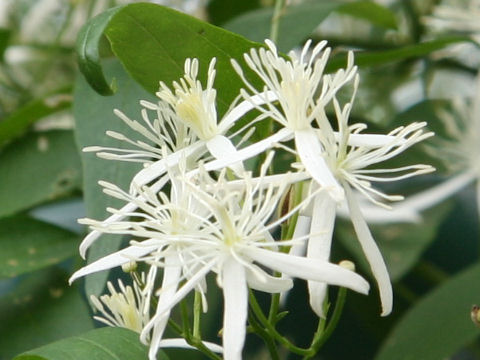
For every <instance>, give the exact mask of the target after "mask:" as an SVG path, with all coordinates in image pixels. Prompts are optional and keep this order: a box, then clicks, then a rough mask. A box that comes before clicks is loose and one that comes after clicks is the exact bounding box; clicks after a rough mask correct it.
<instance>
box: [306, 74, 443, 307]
mask: <svg viewBox="0 0 480 360" xmlns="http://www.w3.org/2000/svg"><path fill="white" fill-rule="evenodd" d="M357 83H358V79H357V80H356V81H355V89H356V87H357ZM354 96H355V92H354V93H353V95H352V101H353V98H354ZM333 104H334V109H335V114H336V118H337V123H338V125H337V126H338V129H339V135H336V134H335V133H334V132H333V131H332V130H331V128H329V127H328V126H323V127H320V130H318V132H317V135H318V137H319V139H320V142H321V144H322V146H323V149H324V152H323V156H324V159H325V162H326V164H327V165H328V167H329V169H330V171H331V172H332V174H333V175H334V177H335V178H336V179H337V181H338V182H339V183H340V184H341V186H342V188H343V189H344V190H345V195H346V203H347V206H348V209H349V213H350V218H351V220H352V223H353V226H354V228H355V232H356V233H357V236H358V239H359V241H360V245H361V246H362V249H363V251H364V253H365V255H366V257H367V260H368V262H369V263H370V267H371V270H372V272H373V275H374V276H375V278H376V280H377V283H378V286H379V290H380V298H381V301H382V315H388V314H389V313H390V312H391V309H392V299H393V298H392V288H391V283H390V279H389V275H388V271H387V268H386V266H385V262H384V260H383V258H382V255H381V253H380V251H379V249H378V247H377V245H376V243H375V241H374V239H373V237H372V235H371V233H370V231H369V229H368V226H367V224H366V222H365V219H364V217H363V215H362V211H361V209H360V206H359V203H358V200H357V195H356V194H355V193H354V191H353V189H355V190H356V191H357V192H358V193H359V194H362V195H363V196H365V197H366V198H367V199H368V200H369V201H370V202H372V203H374V204H376V205H379V206H382V207H386V208H388V205H386V204H384V203H383V202H381V200H387V201H398V200H402V199H403V197H402V196H398V195H387V194H385V193H383V192H381V191H380V190H378V189H375V188H373V187H372V185H371V182H372V181H373V182H387V181H397V180H402V179H406V178H408V177H411V176H415V175H419V174H424V173H428V172H431V171H433V170H434V169H433V168H432V167H431V166H429V165H410V166H404V167H400V168H394V169H388V168H387V169H385V168H374V169H372V168H370V167H371V166H373V165H376V164H378V163H381V162H383V161H386V160H389V159H391V158H393V157H395V156H397V155H399V154H400V153H402V152H403V151H405V150H406V149H407V148H409V147H410V146H412V145H414V144H416V143H418V142H420V141H422V140H424V139H426V138H428V137H430V136H432V135H433V133H430V132H426V133H425V132H424V131H423V128H424V127H425V125H426V123H413V124H410V125H408V126H406V127H399V128H397V129H395V130H393V131H391V132H390V133H389V134H388V137H375V136H374V135H366V136H364V137H362V135H361V134H360V132H361V131H362V130H363V129H365V128H366V125H365V124H360V123H357V124H353V125H349V124H348V117H349V114H350V110H351V105H352V103H348V104H346V105H345V106H344V107H343V108H341V107H340V105H339V103H338V101H337V100H336V98H334V99H333ZM323 121H324V122H327V119H326V117H325V118H324V119H323ZM353 134H356V135H357V138H356V140H355V141H351V140H350V137H351V136H352V135H353ZM390 174H394V175H393V176H391V175H390ZM379 175H382V176H379ZM352 188H353V189H352ZM377 199H380V200H377ZM314 201H315V204H314V207H313V210H312V224H311V227H312V228H314V229H315V228H318V227H319V226H327V228H328V227H330V228H333V223H334V214H335V210H336V209H335V208H336V204H335V203H334V202H333V201H332V200H331V199H328V197H325V196H320V195H317V197H316V199H315V200H314ZM326 214H328V216H327V215H326ZM326 223H328V225H327V224H326ZM311 242H317V243H318V244H315V243H313V244H310V243H311ZM330 242H331V232H330V233H328V234H322V235H319V236H318V238H317V239H315V238H310V240H309V248H308V250H307V256H308V257H314V258H325V257H326V256H327V255H326V253H327V249H328V248H329V246H330ZM310 287H311V292H312V293H313V299H312V298H311V303H313V304H312V306H313V308H314V310H316V311H317V312H319V311H321V310H320V309H321V300H322V301H323V298H322V296H321V295H322V294H324V292H325V289H324V288H322V286H321V285H318V284H313V283H311V284H310ZM315 302H316V304H315Z"/></svg>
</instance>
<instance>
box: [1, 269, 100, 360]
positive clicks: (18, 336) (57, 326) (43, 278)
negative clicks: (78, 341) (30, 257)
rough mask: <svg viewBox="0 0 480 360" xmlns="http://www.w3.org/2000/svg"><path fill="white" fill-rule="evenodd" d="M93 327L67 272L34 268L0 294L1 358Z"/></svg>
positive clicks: (87, 310)
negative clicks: (4, 293)
mask: <svg viewBox="0 0 480 360" xmlns="http://www.w3.org/2000/svg"><path fill="white" fill-rule="evenodd" d="M2 285H3V284H2ZM92 328H93V321H92V319H91V316H90V313H89V309H88V307H87V305H86V303H85V301H84V300H83V298H82V295H81V294H80V292H79V289H78V287H76V286H68V284H67V274H66V273H65V272H64V271H61V270H58V269H52V268H49V269H44V270H40V271H35V272H33V273H30V274H27V275H25V276H22V277H21V278H20V279H18V281H16V282H15V283H14V286H13V288H12V289H11V290H10V292H9V293H8V294H7V295H5V296H3V297H0V360H10V359H12V358H13V357H14V356H15V355H17V354H19V353H21V352H24V351H27V350H29V349H32V348H35V347H38V346H42V345H45V344H48V343H50V342H52V341H56V340H58V339H61V338H63V337H67V336H73V335H77V334H81V333H83V332H85V331H88V330H90V329H92Z"/></svg>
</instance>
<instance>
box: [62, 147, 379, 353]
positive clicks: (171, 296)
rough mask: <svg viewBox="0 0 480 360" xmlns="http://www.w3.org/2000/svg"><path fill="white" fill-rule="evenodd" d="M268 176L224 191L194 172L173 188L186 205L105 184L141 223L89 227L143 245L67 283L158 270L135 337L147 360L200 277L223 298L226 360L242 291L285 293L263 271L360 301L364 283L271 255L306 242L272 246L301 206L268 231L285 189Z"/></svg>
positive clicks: (234, 342) (242, 313) (240, 320)
mask: <svg viewBox="0 0 480 360" xmlns="http://www.w3.org/2000/svg"><path fill="white" fill-rule="evenodd" d="M272 156H273V154H271V155H269V156H268V157H267V160H268V161H270V160H271V158H272ZM267 168H268V163H267V164H264V166H263V167H262V171H261V175H260V178H258V179H255V178H252V177H251V175H250V174H249V173H245V174H244V177H243V178H242V179H239V180H237V181H236V182H235V183H234V184H233V185H231V184H230V183H229V182H228V181H227V180H226V172H225V170H224V171H222V172H221V173H220V174H219V175H218V179H217V180H214V179H212V178H211V177H210V176H209V175H208V173H207V172H206V171H205V170H204V169H203V168H202V167H200V168H199V170H198V175H197V176H195V177H194V178H191V177H187V176H185V177H181V178H177V179H176V180H175V181H179V184H182V185H181V189H182V191H181V193H182V199H188V201H187V202H186V203H185V204H184V203H183V202H173V201H172V200H171V199H168V198H166V196H165V195H162V193H160V195H156V194H155V193H153V192H151V191H149V190H148V187H143V189H139V192H141V195H142V196H141V199H140V197H134V196H133V195H131V194H129V193H126V192H122V191H121V190H120V189H118V188H116V187H114V186H112V185H109V184H104V185H105V186H107V190H108V191H107V192H108V193H110V194H111V195H112V196H116V197H118V198H122V199H124V200H125V201H135V202H137V206H138V207H139V208H140V209H141V210H142V212H138V213H134V214H133V213H132V214H129V215H134V216H136V217H139V218H140V219H139V220H136V221H131V222H128V221H125V220H124V221H117V222H113V223H110V224H104V223H102V222H95V221H88V223H89V224H90V225H91V226H94V227H98V228H99V229H102V231H103V232H107V233H122V234H128V235H131V236H133V237H135V238H137V239H140V238H142V239H144V240H143V241H137V242H132V243H131V246H130V247H128V248H126V249H123V250H121V251H119V252H117V253H114V254H111V255H109V256H107V257H105V258H102V259H99V260H97V261H96V262H94V263H92V264H89V265H87V266H86V267H85V268H83V269H80V270H79V271H78V272H77V273H75V274H74V275H73V276H72V278H71V280H74V279H76V278H78V277H79V276H84V275H86V274H88V273H91V272H95V271H99V270H101V269H106V268H111V267H113V266H118V265H121V264H122V263H125V262H128V261H132V260H134V261H137V262H141V261H143V262H146V263H147V264H149V265H150V266H151V268H157V267H163V268H164V274H163V281H162V287H161V289H160V291H159V292H157V296H158V306H157V309H156V312H155V314H154V315H153V316H152V318H151V320H150V321H149V322H148V323H147V324H146V325H145V326H144V328H143V331H142V335H141V338H142V339H144V340H145V339H147V338H148V336H151V341H150V353H149V356H150V358H151V359H154V358H155V354H156V352H157V350H158V347H159V344H160V343H161V339H162V335H163V331H164V328H165V325H166V322H167V320H168V317H169V314H170V311H171V309H172V308H173V307H174V306H175V305H176V304H177V303H178V302H179V301H180V300H181V299H183V298H184V297H185V296H186V295H187V294H188V293H189V292H190V291H192V290H193V289H196V290H197V291H200V292H204V291H205V289H206V288H205V285H204V280H205V276H206V275H207V274H208V273H210V272H214V273H216V274H217V282H218V284H219V286H220V287H222V289H223V294H224V304H225V309H224V326H223V350H224V358H225V359H241V352H242V348H243V343H244V338H245V331H246V329H245V328H246V318H247V304H248V287H251V288H253V289H257V290H260V291H265V292H282V291H285V290H288V289H289V288H290V287H291V286H292V282H291V280H290V279H283V278H281V277H274V276H272V275H271V274H269V273H268V272H267V269H270V270H271V271H278V272H280V273H282V274H286V275H289V276H291V277H299V278H302V279H306V280H314V281H321V282H327V283H329V284H332V285H339V286H345V287H348V288H350V289H353V290H355V291H358V292H361V293H367V292H368V289H369V285H368V283H367V282H366V281H365V280H364V279H363V278H362V277H360V276H359V275H358V274H356V273H354V272H352V271H350V270H347V269H345V268H342V267H340V266H338V265H334V264H331V263H329V262H328V261H317V260H313V259H307V258H304V257H300V256H294V255H289V254H285V253H281V252H278V248H279V247H280V246H282V245H283V246H291V245H292V244H295V243H298V242H299V241H305V240H306V237H303V238H296V239H294V240H288V241H275V240H274V239H273V238H272V236H271V234H270V231H272V230H273V229H274V228H275V227H276V226H277V225H279V224H280V223H282V222H283V221H284V220H285V219H287V218H288V217H289V216H291V215H292V214H293V213H294V212H296V211H298V209H299V208H300V207H301V206H302V205H303V204H300V205H298V206H297V207H296V208H295V209H293V210H292V211H291V212H289V213H288V214H286V215H285V216H283V217H282V218H280V219H277V220H276V221H273V222H271V223H268V221H269V219H270V218H271V217H272V214H273V213H274V212H275V210H276V209H277V206H278V202H279V200H280V199H281V198H282V196H283V193H284V190H285V186H287V185H288V183H289V181H288V178H287V175H288V174H287V175H285V176H284V181H277V182H272V183H269V182H266V181H265V179H264V177H265V173H266V170H267ZM175 181H174V182H173V183H175ZM239 181H243V183H244V184H243V185H244V186H239ZM187 189H190V190H187ZM175 192H176V191H175ZM187 203H188V206H186V204H187ZM182 204H183V205H182ZM173 214H179V215H181V216H178V217H176V219H177V221H180V223H178V222H174V221H173V219H174V216H173ZM142 219H143V220H142ZM204 305H205V304H204ZM150 334H151V335H150Z"/></svg>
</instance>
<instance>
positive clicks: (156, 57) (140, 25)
mask: <svg viewBox="0 0 480 360" xmlns="http://www.w3.org/2000/svg"><path fill="white" fill-rule="evenodd" d="M105 34H106V36H107V38H108V39H109V41H110V43H111V46H112V50H113V52H114V53H115V55H116V56H117V57H118V58H119V59H120V61H121V62H122V64H123V66H124V67H125V69H126V70H127V71H128V72H129V74H130V75H131V76H132V77H133V78H134V79H135V80H137V81H138V83H139V84H141V85H142V86H143V87H144V88H145V89H147V90H148V91H149V92H151V93H154V92H156V91H157V90H158V82H159V80H161V81H164V82H165V83H166V84H168V85H170V84H171V83H172V81H178V79H179V78H180V77H181V76H183V73H184V63H185V59H186V58H188V57H196V58H198V59H199V62H200V71H199V73H200V78H201V79H205V78H206V76H205V75H206V70H207V68H208V64H209V62H210V60H211V59H212V58H213V57H215V58H216V59H217V63H216V70H217V76H216V78H215V86H216V88H218V89H221V91H218V93H217V108H218V112H219V114H220V115H221V114H223V113H225V112H226V110H227V109H228V108H229V106H230V104H231V102H232V100H233V99H235V98H236V97H237V95H238V92H239V89H240V88H241V87H242V85H243V84H242V82H241V80H240V79H239V77H238V76H237V75H236V73H235V72H234V70H233V68H232V66H231V64H230V59H231V58H235V59H237V60H240V61H243V60H242V59H243V53H245V52H246V51H248V50H250V49H251V48H252V47H258V46H260V45H259V44H256V43H253V42H250V41H248V40H246V39H244V38H242V37H241V36H239V35H236V34H233V33H231V32H228V31H225V30H223V29H220V28H218V27H215V26H213V25H210V24H208V23H205V22H203V21H200V20H198V19H195V18H193V17H191V16H188V15H185V14H182V13H179V12H177V11H175V10H172V9H169V8H166V7H162V6H158V5H155V4H146V3H143V4H131V5H128V6H126V7H124V8H122V9H121V10H120V11H118V12H117V13H116V14H115V16H114V17H113V18H112V20H111V21H110V24H109V26H108V27H107V29H106V31H105Z"/></svg>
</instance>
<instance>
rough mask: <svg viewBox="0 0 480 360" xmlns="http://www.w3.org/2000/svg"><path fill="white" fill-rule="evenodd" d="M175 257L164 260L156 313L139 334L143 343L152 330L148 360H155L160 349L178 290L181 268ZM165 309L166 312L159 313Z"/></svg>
mask: <svg viewBox="0 0 480 360" xmlns="http://www.w3.org/2000/svg"><path fill="white" fill-rule="evenodd" d="M176 260H177V256H176V254H173V255H171V256H168V257H166V258H165V269H164V273H163V280H162V288H161V293H160V295H159V297H158V305H157V312H156V313H155V315H154V316H153V317H152V319H151V320H150V321H149V322H148V323H147V324H146V325H145V327H144V328H143V330H142V333H141V334H140V339H141V340H142V341H145V340H146V339H147V336H148V333H149V332H150V329H152V328H153V332H152V338H151V340H150V349H149V352H148V355H149V358H150V360H155V359H156V358H157V357H156V356H157V352H158V349H159V348H160V341H161V340H162V337H163V333H164V331H165V328H166V326H167V323H168V318H169V317H170V310H171V309H172V307H173V305H171V303H172V298H173V297H174V295H175V291H176V290H177V288H178V285H179V282H180V276H181V267H180V266H179V265H178V262H177V261H176ZM164 308H167V309H168V310H166V311H163V310H162V311H159V310H160V309H164Z"/></svg>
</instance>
